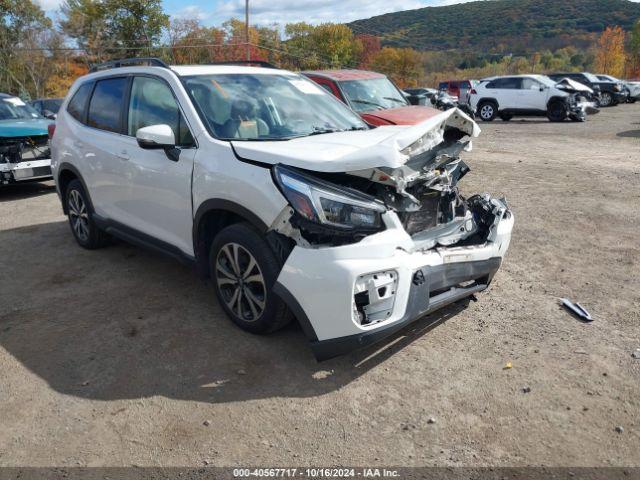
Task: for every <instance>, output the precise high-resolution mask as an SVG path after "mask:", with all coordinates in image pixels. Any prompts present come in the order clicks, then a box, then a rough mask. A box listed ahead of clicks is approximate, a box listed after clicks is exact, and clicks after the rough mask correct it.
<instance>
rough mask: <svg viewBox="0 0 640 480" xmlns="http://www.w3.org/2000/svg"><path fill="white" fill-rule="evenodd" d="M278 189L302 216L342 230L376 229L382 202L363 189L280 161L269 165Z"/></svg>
mask: <svg viewBox="0 0 640 480" xmlns="http://www.w3.org/2000/svg"><path fill="white" fill-rule="evenodd" d="M273 177H274V179H275V182H276V185H277V186H278V187H279V188H280V191H281V192H282V194H283V195H284V196H285V198H286V199H287V200H288V201H289V203H290V204H291V206H292V207H293V209H294V210H295V211H296V213H298V214H299V215H300V216H301V217H303V218H304V219H305V220H309V221H311V222H314V223H317V224H320V225H326V226H330V227H336V228H339V229H343V230H368V231H377V230H380V229H381V228H382V216H381V214H382V213H384V212H385V211H386V210H387V209H386V208H385V206H384V205H383V204H382V203H381V202H379V201H377V200H376V199H374V198H373V197H370V196H368V195H365V194H364V193H361V192H358V191H355V190H351V189H347V188H346V187H339V186H337V185H334V184H332V183H329V182H325V181H324V180H320V179H318V178H314V177H312V176H311V175H307V174H305V173H302V172H300V171H298V170H294V169H291V168H288V167H283V166H281V165H276V166H275V167H274V169H273Z"/></svg>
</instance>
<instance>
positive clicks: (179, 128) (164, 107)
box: [127, 77, 193, 146]
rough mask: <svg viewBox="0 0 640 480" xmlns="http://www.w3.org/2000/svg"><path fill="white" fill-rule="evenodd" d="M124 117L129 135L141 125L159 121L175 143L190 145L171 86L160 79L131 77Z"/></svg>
mask: <svg viewBox="0 0 640 480" xmlns="http://www.w3.org/2000/svg"><path fill="white" fill-rule="evenodd" d="M127 120H128V121H127V124H128V126H127V133H128V134H129V135H130V136H132V137H135V135H136V132H137V131H138V130H139V129H141V128H143V127H148V126H151V125H161V124H163V125H169V126H170V127H171V129H172V130H173V135H174V136H175V138H176V145H178V146H191V145H193V137H192V136H191V132H190V131H189V128H188V127H187V124H186V122H185V120H184V117H183V116H182V113H181V112H180V108H179V107H178V103H177V102H176V99H175V97H174V96H173V93H172V91H171V88H170V87H169V85H167V84H166V83H165V82H163V81H162V80H158V79H156V78H150V77H135V78H134V79H133V85H132V86H131V99H130V100H129V114H128V119H127Z"/></svg>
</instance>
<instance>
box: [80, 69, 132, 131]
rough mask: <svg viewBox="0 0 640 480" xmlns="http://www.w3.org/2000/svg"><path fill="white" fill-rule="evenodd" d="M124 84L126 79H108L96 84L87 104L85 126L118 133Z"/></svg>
mask: <svg viewBox="0 0 640 480" xmlns="http://www.w3.org/2000/svg"><path fill="white" fill-rule="evenodd" d="M126 82H127V80H126V78H109V79H107V80H100V81H98V82H96V88H95V90H94V91H93V96H92V97H91V103H90V104H89V115H88V117H87V125H89V126H90V127H93V128H99V129H100V130H106V131H108V132H116V133H120V113H121V111H122V98H123V96H124V89H125V86H126Z"/></svg>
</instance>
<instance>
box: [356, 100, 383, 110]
mask: <svg viewBox="0 0 640 480" xmlns="http://www.w3.org/2000/svg"><path fill="white" fill-rule="evenodd" d="M351 101H352V102H354V103H364V104H365V105H373V106H374V107H378V108H380V109H381V110H384V107H383V106H382V105H380V104H378V103H376V102H370V101H369V100H362V99H361V98H352V99H351Z"/></svg>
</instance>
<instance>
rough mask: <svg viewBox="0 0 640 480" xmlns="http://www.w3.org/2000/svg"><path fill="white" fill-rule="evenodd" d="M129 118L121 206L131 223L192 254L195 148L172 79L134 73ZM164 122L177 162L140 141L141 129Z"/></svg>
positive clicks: (122, 149)
mask: <svg viewBox="0 0 640 480" xmlns="http://www.w3.org/2000/svg"><path fill="white" fill-rule="evenodd" d="M125 117H126V133H127V135H126V136H125V137H124V138H123V141H122V145H121V146H120V147H119V150H118V156H119V159H120V161H121V164H122V165H123V168H124V169H125V172H126V183H127V192H126V198H125V199H123V200H122V201H121V205H122V208H123V209H125V210H126V213H127V217H128V218H129V219H130V221H131V222H132V224H131V225H128V226H130V227H131V228H134V229H136V230H140V231H142V232H143V233H145V234H147V235H150V236H152V237H154V238H155V239H158V240H161V241H163V242H165V243H168V244H170V245H171V246H173V247H177V248H179V249H180V250H181V251H182V252H184V253H186V254H188V255H193V243H192V225H193V221H192V218H193V213H192V204H191V179H192V173H193V161H194V157H195V152H196V148H195V142H194V139H193V137H192V136H191V132H190V130H189V126H188V125H187V123H186V120H185V117H184V115H183V114H182V112H181V110H180V108H179V106H178V103H177V100H176V98H175V96H174V95H173V91H172V90H171V87H170V86H169V84H167V83H166V82H165V81H164V80H162V79H160V78H157V77H151V76H135V77H133V79H132V82H131V93H130V97H129V102H128V106H127V108H126V115H125ZM160 124H164V125H169V126H170V127H171V128H172V130H173V132H174V135H175V139H176V145H177V148H178V150H179V151H180V154H179V158H178V160H177V161H175V160H172V159H170V158H169V156H168V155H167V153H166V152H165V151H164V150H162V149H159V150H149V149H143V148H141V147H140V146H139V145H138V142H137V140H136V138H135V136H136V132H137V131H138V129H140V128H143V127H148V126H151V125H160Z"/></svg>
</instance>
